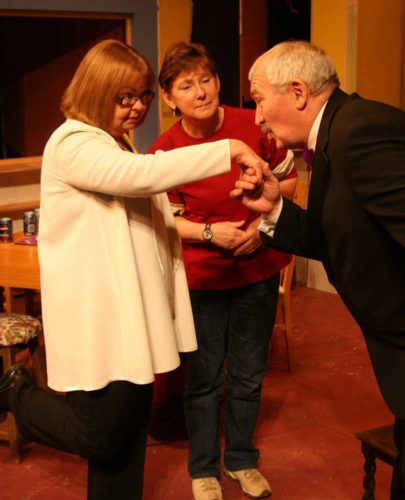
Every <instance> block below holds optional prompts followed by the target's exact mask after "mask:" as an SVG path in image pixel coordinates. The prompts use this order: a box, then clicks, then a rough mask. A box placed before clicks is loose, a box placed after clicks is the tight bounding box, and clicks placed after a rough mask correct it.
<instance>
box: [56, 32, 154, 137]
mask: <svg viewBox="0 0 405 500" xmlns="http://www.w3.org/2000/svg"><path fill="white" fill-rule="evenodd" d="M154 81H155V77H154V74H153V70H152V68H151V67H150V65H149V63H148V61H147V60H146V59H145V57H144V56H143V55H142V54H140V53H139V52H138V51H137V50H136V49H134V48H133V47H131V46H129V45H127V44H125V43H123V42H120V41H119V40H103V41H102V42H99V43H97V44H96V45H94V46H93V47H92V48H91V49H90V50H89V51H88V52H87V53H86V55H85V56H84V57H83V59H82V61H81V62H80V64H79V66H78V67H77V69H76V72H75V74H74V75H73V78H72V80H71V82H70V84H69V86H68V87H67V89H66V91H65V93H64V95H63V97H62V101H61V110H62V112H63V114H64V115H65V117H66V118H73V119H75V120H80V121H82V122H85V123H88V124H89V125H94V126H95V127H99V128H102V129H103V130H106V131H107V130H108V128H109V126H110V123H111V120H112V117H113V114H114V109H115V106H116V99H117V97H118V95H119V93H120V91H121V90H122V89H123V88H125V87H130V88H134V89H135V90H136V91H137V93H140V92H142V91H143V90H146V89H149V88H151V87H152V86H153V85H154Z"/></svg>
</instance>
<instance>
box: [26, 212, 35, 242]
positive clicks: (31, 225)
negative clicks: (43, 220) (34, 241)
mask: <svg viewBox="0 0 405 500" xmlns="http://www.w3.org/2000/svg"><path fill="white" fill-rule="evenodd" d="M23 222H24V235H25V236H32V235H33V234H35V233H36V227H37V225H36V217H35V212H32V211H30V212H24V219H23Z"/></svg>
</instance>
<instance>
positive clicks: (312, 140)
mask: <svg viewBox="0 0 405 500" xmlns="http://www.w3.org/2000/svg"><path fill="white" fill-rule="evenodd" d="M327 103H328V101H326V102H325V104H324V105H323V106H322V108H321V109H320V110H319V113H318V114H317V116H316V118H315V121H314V123H313V124H312V127H311V131H310V132H309V137H308V144H307V146H308V149H313V150H314V151H315V146H316V140H317V138H318V132H319V127H320V125H321V120H322V116H323V112H324V111H325V107H326V104H327Z"/></svg>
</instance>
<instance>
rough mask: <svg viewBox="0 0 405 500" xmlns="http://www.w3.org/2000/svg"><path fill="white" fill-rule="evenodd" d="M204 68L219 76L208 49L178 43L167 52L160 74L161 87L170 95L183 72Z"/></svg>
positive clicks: (201, 46)
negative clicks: (175, 81)
mask: <svg viewBox="0 0 405 500" xmlns="http://www.w3.org/2000/svg"><path fill="white" fill-rule="evenodd" d="M199 67H203V68H205V69H206V70H207V71H209V73H211V74H212V75H214V76H217V69H216V66H215V61H214V60H213V58H212V57H211V55H210V53H209V51H208V49H207V48H206V47H204V45H202V44H200V43H185V42H178V43H175V44H174V45H172V46H171V47H170V48H169V49H168V50H167V52H166V54H165V57H164V60H163V63H162V67H161V69H160V73H159V85H160V87H161V88H162V89H163V90H165V91H166V92H167V93H168V94H170V91H171V88H172V85H173V82H174V80H175V79H176V78H177V77H178V76H179V74H180V73H182V72H183V71H186V72H190V71H194V70H195V69H196V68H199Z"/></svg>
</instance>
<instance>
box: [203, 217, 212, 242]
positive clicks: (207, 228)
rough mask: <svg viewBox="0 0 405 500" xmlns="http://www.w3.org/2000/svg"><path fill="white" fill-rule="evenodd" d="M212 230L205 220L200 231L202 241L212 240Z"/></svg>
mask: <svg viewBox="0 0 405 500" xmlns="http://www.w3.org/2000/svg"><path fill="white" fill-rule="evenodd" d="M212 236H213V234H212V230H211V224H210V223H209V222H207V224H205V227H204V229H203V232H202V237H203V240H204V241H211V240H212Z"/></svg>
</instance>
